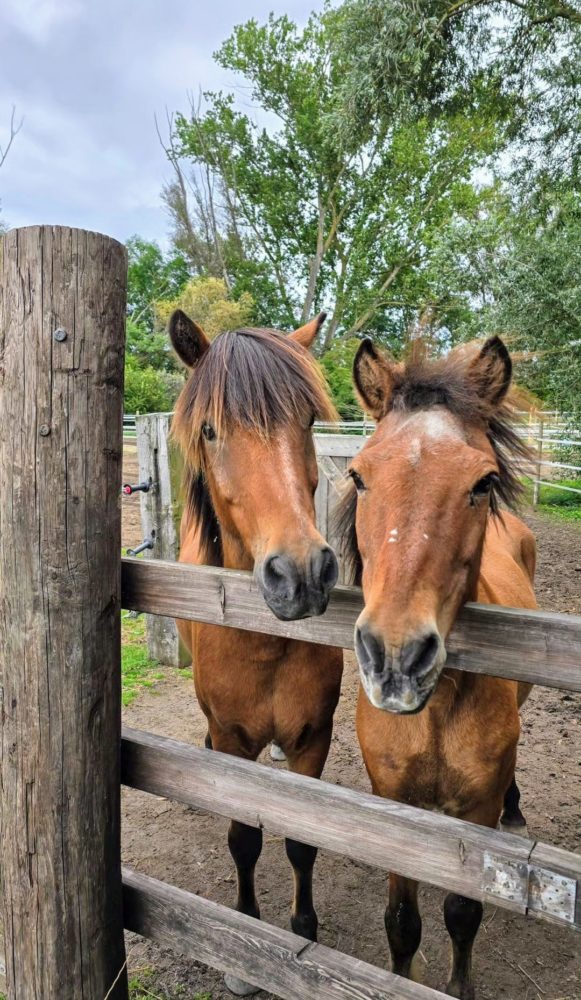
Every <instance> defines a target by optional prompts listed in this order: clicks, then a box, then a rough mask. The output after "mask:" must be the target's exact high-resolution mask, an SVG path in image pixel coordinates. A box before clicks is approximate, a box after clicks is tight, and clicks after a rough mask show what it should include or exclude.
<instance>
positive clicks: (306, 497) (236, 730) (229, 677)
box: [170, 314, 343, 937]
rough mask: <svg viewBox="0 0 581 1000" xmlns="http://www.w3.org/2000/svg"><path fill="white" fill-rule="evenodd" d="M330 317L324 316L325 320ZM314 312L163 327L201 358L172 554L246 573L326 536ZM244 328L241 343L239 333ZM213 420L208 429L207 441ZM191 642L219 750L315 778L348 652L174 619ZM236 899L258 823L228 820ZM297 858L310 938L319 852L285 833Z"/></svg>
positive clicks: (297, 557) (298, 912) (185, 426)
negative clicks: (290, 324)
mask: <svg viewBox="0 0 581 1000" xmlns="http://www.w3.org/2000/svg"><path fill="white" fill-rule="evenodd" d="M323 318H324V317H323ZM321 322H322V318H321V317H319V319H318V320H315V321H313V322H312V323H309V324H307V325H306V326H305V327H303V328H301V329H300V330H298V331H296V332H295V333H294V334H293V335H291V337H290V338H285V337H283V335H282V334H278V333H276V332H274V331H268V330H257V331H253V330H244V331H240V332H239V333H237V334H226V335H224V336H223V337H221V338H218V339H217V340H216V341H215V342H214V343H213V344H212V345H210V344H209V342H208V341H207V340H206V338H205V336H204V334H203V332H202V331H200V330H199V328H196V327H195V326H194V324H192V323H191V321H190V320H188V318H187V317H185V316H184V315H183V314H178V315H177V316H175V317H174V319H173V321H172V323H171V324H170V333H171V334H172V339H173V342H174V346H175V347H176V350H177V351H178V353H180V355H181V356H182V357H183V358H184V360H185V361H186V363H190V364H194V365H195V366H197V367H195V368H194V371H193V373H192V375H191V376H190V379H189V382H188V384H187V385H186V388H185V389H184V391H183V393H182V396H181V398H180V400H179V402H178V405H177V410H176V418H175V425H174V433H175V435H176V437H177V439H178V440H179V441H180V443H181V444H182V447H183V449H184V454H185V459H186V466H187V468H186V477H187V484H188V487H189V489H190V504H189V505H188V507H187V509H186V511H185V514H184V518H183V521H182V529H181V551H180V562H186V563H193V564H202V563H206V562H220V563H221V564H222V565H224V566H226V567H229V568H233V569H247V570H248V569H250V570H252V569H254V568H255V567H256V565H257V564H258V563H259V562H261V561H262V562H263V561H264V559H265V558H266V557H267V556H268V555H269V553H271V552H281V551H282V552H284V553H286V554H288V555H289V556H290V557H292V559H293V560H294V561H295V562H296V564H297V565H302V564H303V563H304V562H305V560H308V559H309V558H310V554H311V553H312V551H318V549H319V548H320V547H321V546H324V540H323V539H322V538H321V536H320V534H319V532H318V531H317V528H316V526H315V510H314V500H313V497H314V492H315V489H316V486H317V462H316V456H315V450H314V444H313V438H312V432H311V424H312V421H313V419H314V418H315V417H324V418H327V419H328V418H332V417H333V416H334V410H333V407H332V404H331V402H330V400H329V399H328V396H327V395H326V392H325V387H324V382H323V380H322V377H321V375H320V372H319V370H318V369H317V367H316V365H315V363H314V362H313V361H312V359H311V358H310V357H309V355H308V353H307V348H308V347H309V346H310V345H311V343H312V341H313V339H314V337H315V335H316V333H317V331H318V329H319V326H320V324H321ZM236 338H239V339H236ZM208 424H210V425H211V427H212V431H213V432H214V437H210V438H208V437H207V434H208V431H207V430H206V428H207V426H208ZM177 624H178V629H179V632H180V635H181V637H182V639H183V640H184V642H185V644H186V646H187V647H188V648H189V649H190V650H191V652H192V656H193V664H194V681H195V687H196V693H197V696H198V699H199V702H200V705H201V707H202V710H203V711H204V714H205V715H206V718H207V720H208V730H209V737H210V740H211V745H212V747H213V748H214V749H216V750H220V751H223V752H225V753H230V754H234V755H235V756H239V757H245V758H247V759H250V760H255V759H256V758H257V756H258V754H259V753H260V752H261V750H262V749H263V748H264V747H265V746H266V745H267V744H268V743H269V742H270V741H271V740H275V741H276V742H277V743H278V744H279V745H280V746H281V747H282V748H283V750H284V751H285V753H286V755H287V758H288V762H289V767H290V768H291V769H292V770H293V771H296V772H298V773H301V774H306V775H310V776H313V777H319V776H320V774H321V772H322V770H323V766H324V763H325V760H326V758H327V753H328V750H329V744H330V740H331V730H332V723H333V713H334V710H335V707H336V704H337V700H338V697H339V690H340V683H341V674H342V668H343V656H342V651H341V650H339V649H333V648H329V647H321V646H317V645H314V644H310V643H305V642H298V641H296V640H291V639H283V638H278V637H274V636H267V635H262V634H260V633H253V632H248V631H242V630H238V629H229V628H221V627H218V626H213V625H205V624H201V623H196V622H186V621H181V622H178V623H177ZM229 842H230V847H231V850H232V853H233V856H234V858H235V861H236V864H237V868H238V908H239V909H241V910H243V911H244V912H246V913H250V914H252V915H255V916H257V915H258V904H257V902H256V897H255V893H254V865H255V863H256V860H257V858H258V855H259V853H260V846H261V832H260V831H254V830H253V829H252V828H250V827H244V826H243V825H242V824H239V823H233V824H232V827H231V831H230V837H229ZM287 853H288V855H289V859H290V860H291V863H292V865H293V868H294V874H295V898H294V905H293V927H294V929H295V930H297V931H298V932H299V933H304V934H307V935H308V936H309V937H314V936H315V934H316V916H315V913H314V910H313V907H312V900H311V888H310V886H311V871H312V865H313V862H314V857H315V853H316V852H314V850H313V849H311V848H308V847H303V845H297V844H295V843H294V842H292V841H288V842H287Z"/></svg>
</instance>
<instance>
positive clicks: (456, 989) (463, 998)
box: [444, 892, 482, 1000]
mask: <svg viewBox="0 0 581 1000" xmlns="http://www.w3.org/2000/svg"><path fill="white" fill-rule="evenodd" d="M444 920H445V921H446V927H447V929H448V934H449V935H450V937H451V939H452V972H451V974H450V982H449V983H448V986H447V987H446V993H447V994H448V996H450V997H459V998H460V1000H474V983H473V981H472V947H473V945H474V939H475V937H476V935H477V933H478V928H479V927H480V921H481V920H482V903H480V902H478V901H477V900H475V899H468V898H467V897H466V896H458V895H457V894H456V893H455V892H450V893H448V895H447V896H446V899H445V900H444Z"/></svg>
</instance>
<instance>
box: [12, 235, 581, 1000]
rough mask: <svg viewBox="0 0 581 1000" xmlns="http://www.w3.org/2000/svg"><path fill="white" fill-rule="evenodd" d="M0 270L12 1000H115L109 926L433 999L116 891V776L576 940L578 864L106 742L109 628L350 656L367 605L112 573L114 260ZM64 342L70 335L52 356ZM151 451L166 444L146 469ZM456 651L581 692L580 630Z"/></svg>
mask: <svg viewBox="0 0 581 1000" xmlns="http://www.w3.org/2000/svg"><path fill="white" fill-rule="evenodd" d="M0 269H1V272H2V273H1V280H0V331H2V335H3V348H4V351H3V371H2V379H1V381H0V416H1V418H2V419H1V420H0V470H1V475H2V477H3V478H2V485H3V494H2V495H3V497H7V498H10V502H6V503H4V504H2V505H0V609H1V616H2V617H1V619H0V620H1V621H2V642H1V643H0V671H1V687H0V694H1V697H2V711H1V712H0V738H1V744H2V753H1V769H2V773H1V778H2V780H1V784H0V790H1V796H2V800H1V810H0V815H1V822H2V829H1V836H0V863H1V870H2V882H3V886H2V888H3V911H4V921H5V932H6V955H7V956H8V961H7V963H6V964H7V979H8V996H9V1000H49V998H51V1000H52V998H55V1000H56V998H57V997H58V1000H77V998H78V997H79V996H83V997H84V998H85V1000H105V997H107V998H108V1000H128V985H127V975H126V963H125V951H124V942H123V925H124V924H125V926H126V927H128V928H130V929H132V930H135V931H137V932H138V933H140V934H143V935H145V936H147V937H151V938H152V939H154V940H156V941H158V942H159V943H160V944H162V945H164V946H170V947H173V948H174V949H176V950H178V951H181V952H182V953H184V954H187V955H190V956H191V957H193V958H196V959H199V960H201V961H203V962H207V963H208V964H210V965H212V966H214V967H216V968H218V969H221V970H223V971H226V972H230V973H234V974H236V975H238V976H240V977H242V978H244V979H246V980H252V981H254V982H256V983H257V984H258V985H260V986H262V987H264V988H265V989H269V990H272V991H273V992H275V993H276V994H277V995H279V996H281V997H286V998H288V1000H313V998H314V1000H378V998H379V997H382V998H393V1000H395V998H404V1000H436V998H440V997H443V994H441V993H439V992H438V991H435V990H431V989H428V988H426V987H424V986H420V985H419V984H415V983H412V982H409V981H406V980H402V979H399V978H398V977H397V976H394V975H393V974H391V973H390V972H387V971H383V970H381V969H378V968H375V967H374V966H370V965H368V964H366V963H364V962H361V961H359V960H358V959H355V958H352V957H350V956H347V955H345V954H342V953H341V952H338V951H333V950H331V949H329V948H326V947H324V946H322V945H319V944H315V943H313V942H310V941H307V940H305V939H303V938H300V937H297V936H296V935H294V934H291V933H289V932H288V931H283V930H280V929H279V928H277V927H273V926H271V925H269V924H267V923H264V922H261V921H257V920H254V919H253V918H252V917H247V916H244V915H242V914H239V913H237V912H235V911H232V910H230V909H228V908H226V907H223V906H218V905H217V904H214V903H211V902H209V901H207V900H204V899H201V898H200V897H198V896H196V895H193V894H191V893H187V892H183V891H182V890H179V889H177V888H176V887H174V886H171V885H167V884H165V883H163V882H159V881H158V880H156V879H154V878H150V877H146V876H144V875H141V874H139V873H136V872H131V871H128V870H127V869H125V870H124V871H123V875H122V872H121V857H120V837H119V832H120V781H121V777H122V779H123V781H124V782H125V783H126V784H129V785H131V786H133V787H137V788H142V789H143V790H146V791H148V792H151V793H152V794H156V795H157V794H160V795H166V796H169V797H172V798H176V799H180V800H181V801H184V802H190V803H192V804H195V805H197V806H198V807H200V808H206V809H209V810H210V811H213V812H220V813H221V814H223V815H227V816H237V817H239V818H243V819H244V820H245V821H246V822H249V823H252V824H254V825H264V826H265V828H266V829H269V830H272V831H273V832H275V833H280V834H284V835H291V836H295V837H299V838H300V839H302V840H304V841H306V842H307V843H309V842H311V843H313V844H318V845H320V846H322V847H325V848H326V849H328V850H333V851H336V852H338V853H342V854H345V855H347V856H350V857H357V858H361V859H364V860H366V861H369V862H371V863H372V864H377V865H378V866H379V867H381V868H385V867H386V866H387V865H389V867H390V868H392V870H395V871H401V872H402V873H404V874H410V875H413V877H414V878H421V879H422V880H425V881H427V882H433V883H434V884H436V885H441V886H445V887H446V888H454V889H456V890H457V891H465V892H467V893H469V894H470V895H473V896H474V897H475V898H477V899H484V900H491V901H493V902H494V903H496V904H498V905H499V906H502V907H504V908H507V909H509V910H512V911H513V912H517V913H520V914H522V915H527V916H528V915H530V916H533V917H535V918H539V919H541V920H544V921H548V922H550V923H554V924H557V925H559V926H561V927H563V928H571V929H576V930H578V929H579V928H580V925H581V902H580V900H581V857H580V856H579V855H576V854H574V853H572V852H569V851H564V850H561V849H560V848H556V847H552V846H550V845H545V844H540V843H537V842H536V841H526V840H525V841H523V840H522V839H521V838H519V837H515V836H512V835H510V834H504V833H498V832H497V831H494V830H488V829H484V828H481V827H478V826H475V825H473V824H469V823H464V822H462V821H460V820H455V819H451V818H449V817H445V816H440V815H435V814H432V813H427V812H424V811H422V810H417V809H413V808H411V807H407V806H404V805H402V804H399V803H394V802H389V801H387V800H384V799H379V798H376V797H373V796H371V795H364V794H361V793H357V792H352V791H350V790H349V789H345V788H342V787H340V786H335V785H329V784H326V783H324V782H317V781H314V780H313V779H309V778H305V777H301V776H298V775H293V774H291V773H288V772H280V771H276V770H274V769H269V768H265V767H263V766H261V765H258V764H254V763H249V762H245V761H241V760H238V759H236V758H232V757H226V756H224V755H222V754H218V753H208V751H206V750H201V749H198V748H196V747H190V746H187V745H184V744H181V743H176V742H173V741H168V740H163V739H160V738H159V737H156V736H154V735H153V734H151V733H139V732H135V731H131V730H127V731H126V732H125V735H124V737H123V742H121V730H120V721H121V698H120V687H121V665H120V609H121V607H128V608H134V609H135V610H137V611H145V612H147V613H149V614H157V615H159V614H163V615H165V616H167V617H185V618H190V619H192V620H204V621H206V620H217V621H218V622H219V623H220V624H222V625H238V627H248V624H249V621H250V620H251V621H252V627H253V628H256V627H257V626H258V625H259V627H260V630H261V631H263V632H265V633H269V634H273V635H280V634H285V633H284V632H283V631H282V629H283V628H288V629H289V630H290V629H294V630H295V631H293V632H291V631H289V632H288V634H295V635H296V636H297V637H298V638H303V639H311V640H312V641H314V642H322V643H326V644H330V645H344V646H350V644H351V642H352V626H353V620H354V616H355V615H356V613H357V611H358V609H359V608H360V607H361V594H360V592H358V591H357V590H355V589H353V588H348V587H339V588H338V589H337V592H336V594H335V595H334V597H333V600H332V601H331V603H330V606H329V610H328V612H327V614H326V615H325V616H323V617H322V618H320V619H314V620H311V621H308V620H307V621H304V622H297V623H294V624H292V623H281V622H279V621H278V620H277V619H276V618H275V617H274V616H273V615H272V614H271V613H270V612H269V611H268V609H267V608H266V606H265V605H264V602H263V601H262V600H259V599H258V595H257V593H256V589H255V587H254V583H253V580H252V576H251V574H245V573H235V572H232V571H227V570H222V569H218V570H215V569H212V568H208V567H193V566H179V565H175V564H174V565H172V564H171V563H167V562H164V561H157V562H156V561H152V560H147V559H144V560H139V559H129V560H124V562H123V566H122V574H121V573H120V565H119V549H120V511H119V503H120V496H119V494H120V486H121V445H122V407H121V403H122V389H123V374H122V373H123V327H124V317H125V276H126V259H125V252H124V249H123V248H122V247H121V246H120V245H119V244H117V243H116V242H115V241H113V240H109V239H108V238H107V237H103V236H99V235H98V234H94V233H86V232H83V231H78V230H70V229H64V228H51V227H41V228H31V229H26V230H16V231H13V232H11V233H9V234H8V235H7V236H5V237H4V238H3V241H2V243H1V244H0ZM57 327H58V328H59V329H61V330H65V331H66V334H67V336H66V338H65V339H64V340H63V339H62V337H59V338H58V344H57V342H56V339H55V340H53V333H54V331H55V329H56V328H57ZM336 447H340V445H337V446H336ZM164 454H165V453H164V446H163V445H162V444H161V443H160V444H159V445H158V446H157V455H158V468H161V467H162V465H163V464H164V462H163V461H162V458H163V455H164ZM325 457H327V458H329V459H331V460H333V463H334V464H336V463H335V459H342V458H345V457H346V456H345V455H342V454H334V455H333V454H331V455H326V456H325ZM168 461H169V460H168ZM157 471H158V469H157V468H156V469H155V470H153V471H152V470H148V471H147V474H146V476H142V478H147V477H148V476H149V475H150V474H151V475H152V477H153V478H154V477H155V474H156V473H157ZM330 472H333V470H332V469H330ZM333 475H334V473H333ZM333 475H331V479H332V478H333ZM165 497H166V495H165V494H164V493H163V491H162V490H160V492H159V497H158V501H156V502H158V503H159V504H160V505H163V504H165V507H166V513H167V511H168V510H169V509H170V507H171V505H170V504H169V503H168V501H167V498H165ZM164 498H165V499H164ZM172 511H173V508H172ZM168 539H169V540H168V542H167V544H168V545H171V544H174V542H173V540H172V538H171V537H170V536H168ZM163 544H164V545H165V544H166V542H165V540H164V542H163ZM249 616H252V618H249ZM242 623H244V624H242ZM450 650H451V657H452V659H453V662H454V665H456V666H459V667H462V668H463V669H467V670H475V671H476V672H484V671H486V672H496V673H497V674H499V675H502V676H513V677H515V678H517V679H527V680H531V679H532V680H535V681H536V682H537V683H547V684H556V683H558V684H561V685H562V686H563V687H565V688H569V689H571V690H577V691H578V690H580V689H581V677H580V672H581V665H580V664H581V661H580V656H579V654H580V651H581V622H580V620H579V618H578V617H574V616H570V615H544V614H542V613H540V612H537V613H535V612H520V611H514V610H507V609H502V608H493V609H491V608H487V609H483V608H480V607H478V606H474V607H469V608H467V609H465V611H464V612H463V614H462V616H461V619H460V622H459V624H458V627H457V628H456V630H455V632H454V634H453V636H452V638H451V641H450ZM500 651H502V655H500ZM120 748H121V751H122V754H120V753H119V750H120ZM121 756H122V774H121V770H120V767H121V761H120V757H121ZM192 821H193V822H195V820H194V818H193V817H192Z"/></svg>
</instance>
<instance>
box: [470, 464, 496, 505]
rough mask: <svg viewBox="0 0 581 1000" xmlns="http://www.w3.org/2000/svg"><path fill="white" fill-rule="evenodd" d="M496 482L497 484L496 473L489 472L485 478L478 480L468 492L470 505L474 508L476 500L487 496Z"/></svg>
mask: <svg viewBox="0 0 581 1000" xmlns="http://www.w3.org/2000/svg"><path fill="white" fill-rule="evenodd" d="M496 482H498V476H497V474H496V472H489V473H488V475H487V476H483V477H482V479H479V480H478V482H477V483H475V484H474V486H473V487H472V489H471V490H470V503H471V504H472V506H474V504H475V503H476V502H477V501H478V500H482V499H483V498H484V497H487V496H489V495H490V492H491V490H492V487H493V486H494V484H495V483H496Z"/></svg>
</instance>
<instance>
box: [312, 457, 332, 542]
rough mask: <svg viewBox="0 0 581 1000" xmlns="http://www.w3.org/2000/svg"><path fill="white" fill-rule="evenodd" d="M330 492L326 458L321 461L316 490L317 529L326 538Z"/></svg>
mask: <svg viewBox="0 0 581 1000" xmlns="http://www.w3.org/2000/svg"><path fill="white" fill-rule="evenodd" d="M329 492H330V490H329V479H328V476H327V471H326V469H325V465H324V460H323V463H321V461H319V482H318V484H317V489H316V491H315V520H316V524H317V529H318V530H319V531H320V532H321V535H322V536H323V538H325V539H326V538H328V537H329V521H328V517H327V509H328V497H329Z"/></svg>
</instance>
